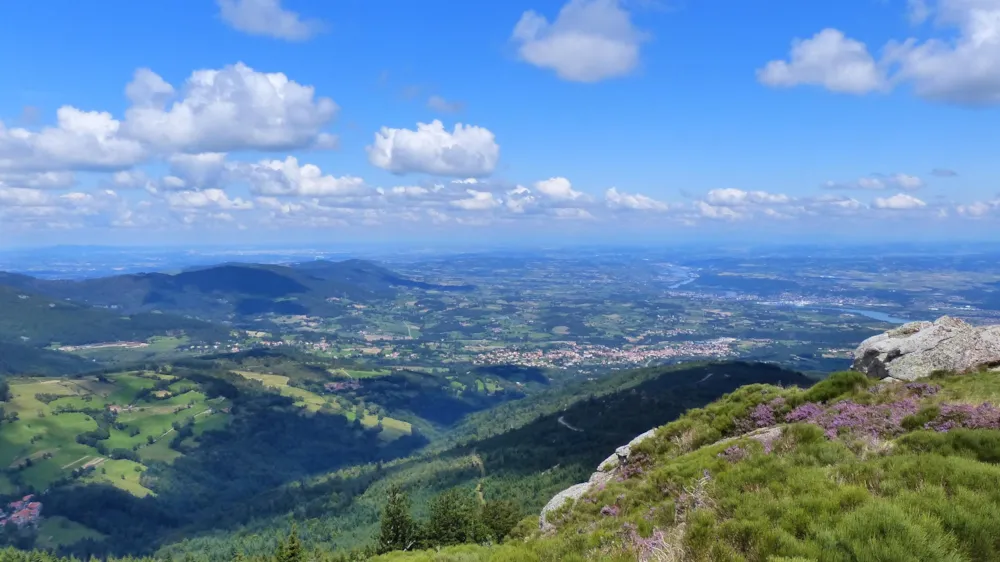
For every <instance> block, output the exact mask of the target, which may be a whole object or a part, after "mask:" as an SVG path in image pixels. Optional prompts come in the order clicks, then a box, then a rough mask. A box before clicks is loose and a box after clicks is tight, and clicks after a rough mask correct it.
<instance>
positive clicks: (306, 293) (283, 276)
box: [0, 260, 472, 321]
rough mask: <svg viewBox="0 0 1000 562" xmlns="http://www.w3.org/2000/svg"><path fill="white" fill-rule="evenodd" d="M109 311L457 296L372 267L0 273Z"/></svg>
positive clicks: (313, 305)
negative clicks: (54, 276) (46, 275)
mask: <svg viewBox="0 0 1000 562" xmlns="http://www.w3.org/2000/svg"><path fill="white" fill-rule="evenodd" d="M2 285H6V286H8V287H12V288H15V289H18V290H21V291H29V292H31V293H35V294H39V295H45V296H48V297H51V298H54V299H62V300H70V301H73V302H76V303H80V304H86V305H90V306H96V307H108V308H112V309H115V310H116V311H118V312H119V313H121V314H137V313H143V312H167V313H174V314H183V315H188V316H193V317H196V318H200V319H205V320H212V321H218V320H229V319H233V318H236V317H241V316H252V315H258V314H266V313H276V314H330V313H334V312H336V311H337V310H338V309H340V308H341V307H342V305H337V304H336V299H347V300H351V301H355V302H357V301H366V300H373V299H390V298H394V297H395V296H396V294H397V291H398V289H399V288H403V287H408V288H417V289H424V290H439V291H462V290H469V289H471V288H472V287H470V286H467V285H461V286H459V285H436V284H431V283H424V282H421V281H415V280H412V279H407V278H404V277H402V276H400V275H397V274H396V273H394V272H392V271H390V270H388V269H386V268H384V267H381V266H379V265H376V264H374V263H371V262H367V261H361V260H347V261H342V262H330V261H311V262H305V263H300V264H294V265H264V264H242V263H240V264H236V263H227V264H221V265H216V266H211V267H204V268H197V269H190V270H186V271H183V272H180V273H176V274H168V273H140V274H129V275H116V276H111V277H101V278H97V279H85V280H72V281H70V280H45V279H38V278H34V277H30V276H27V275H22V274H18V273H0V286H2Z"/></svg>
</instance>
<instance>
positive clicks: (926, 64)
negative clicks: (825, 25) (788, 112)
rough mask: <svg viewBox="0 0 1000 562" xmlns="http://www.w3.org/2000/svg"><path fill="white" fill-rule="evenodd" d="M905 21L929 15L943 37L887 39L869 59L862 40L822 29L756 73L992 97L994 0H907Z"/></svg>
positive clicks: (997, 74)
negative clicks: (787, 56) (932, 1)
mask: <svg viewBox="0 0 1000 562" xmlns="http://www.w3.org/2000/svg"><path fill="white" fill-rule="evenodd" d="M908 8H909V16H910V18H911V21H914V22H921V21H923V20H924V19H927V18H929V17H931V16H932V14H933V17H934V19H935V23H936V24H937V27H938V29H945V30H954V31H955V33H948V34H946V35H945V36H944V37H932V38H930V39H927V40H923V41H921V40H918V39H914V38H909V39H905V40H902V41H900V40H894V41H890V42H888V43H887V44H885V46H884V47H883V48H882V51H883V53H884V54H883V56H882V58H881V60H878V61H876V60H875V58H874V57H873V56H872V55H871V54H870V51H869V48H868V46H867V45H865V44H864V43H861V42H860V41H856V40H853V39H848V38H846V37H845V36H844V33H843V32H842V31H839V30H837V29H825V30H823V31H821V32H819V33H817V34H816V35H815V36H814V37H812V38H811V39H807V40H796V41H795V42H794V43H793V46H792V52H791V55H790V59H789V60H787V61H784V60H776V61H771V62H769V63H768V64H767V65H766V66H765V67H764V68H762V69H760V71H758V78H759V80H760V81H761V82H763V83H764V84H767V85H770V86H796V85H801V84H810V85H818V86H823V87H825V88H827V89H829V90H832V91H837V92H846V93H852V94H864V93H868V92H871V91H875V90H888V89H890V88H892V87H894V86H897V85H900V84H907V85H910V86H912V88H913V91H914V92H915V93H916V94H917V95H918V96H920V97H922V98H925V99H929V100H934V101H940V102H945V103H953V104H959V105H997V104H1000V0H938V1H937V2H936V3H935V5H934V6H933V8H932V7H931V6H929V5H928V4H927V3H926V2H924V1H919V0H910V1H909V3H908Z"/></svg>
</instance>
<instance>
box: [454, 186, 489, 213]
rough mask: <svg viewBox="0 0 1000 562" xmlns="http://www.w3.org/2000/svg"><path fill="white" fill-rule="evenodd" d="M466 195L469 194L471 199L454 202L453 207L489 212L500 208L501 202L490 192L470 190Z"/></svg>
mask: <svg viewBox="0 0 1000 562" xmlns="http://www.w3.org/2000/svg"><path fill="white" fill-rule="evenodd" d="M466 193H468V194H469V197H467V198H465V199H458V200H455V201H452V202H451V205H452V206H453V207H458V208H459V209H464V210H466V211H488V210H490V209H493V208H495V207H498V206H499V205H500V203H501V201H500V200H499V199H497V198H496V197H494V196H493V194H492V193H490V192H489V191H476V190H475V189H468V190H466Z"/></svg>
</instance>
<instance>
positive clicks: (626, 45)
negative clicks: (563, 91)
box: [512, 0, 644, 82]
mask: <svg viewBox="0 0 1000 562" xmlns="http://www.w3.org/2000/svg"><path fill="white" fill-rule="evenodd" d="M512 38H513V40H514V41H515V42H516V43H517V44H518V54H519V55H520V57H521V59H522V60H524V61H525V62H528V63H530V64H533V65H535V66H538V67H541V68H549V69H552V70H554V71H555V72H556V74H557V75H558V76H559V77H560V78H562V79H564V80H571V81H574V82H598V81H600V80H605V79H608V78H616V77H620V76H624V75H626V74H629V73H630V72H632V70H634V69H635V67H636V66H637V65H638V64H639V45H640V44H641V43H642V41H643V39H644V35H643V33H642V32H640V31H639V30H638V29H636V28H635V27H634V26H633V25H632V20H631V16H630V15H629V13H628V12H627V11H626V10H625V9H624V8H622V6H621V3H620V2H619V0H569V2H567V3H566V5H565V6H563V8H562V9H561V10H560V11H559V15H558V16H557V17H556V20H555V21H554V22H552V23H549V22H548V20H547V19H545V17H544V16H541V15H539V14H538V13H536V12H534V11H527V12H524V14H523V15H522V16H521V19H520V21H518V22H517V25H516V26H515V27H514V32H513V36H512Z"/></svg>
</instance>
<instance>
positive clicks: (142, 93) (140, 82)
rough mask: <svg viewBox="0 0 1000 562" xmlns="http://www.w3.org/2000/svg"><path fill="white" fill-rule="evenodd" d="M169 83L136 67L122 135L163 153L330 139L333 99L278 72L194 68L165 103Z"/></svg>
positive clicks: (296, 144) (281, 146)
mask: <svg viewBox="0 0 1000 562" xmlns="http://www.w3.org/2000/svg"><path fill="white" fill-rule="evenodd" d="M161 83H162V84H161ZM151 84H155V85H151ZM168 87H169V84H166V83H165V82H163V81H162V79H160V78H159V76H157V75H156V74H154V73H153V72H152V71H150V70H148V69H140V70H138V71H136V73H135V77H134V78H133V81H132V83H131V84H129V86H128V88H127V89H126V91H127V93H128V95H129V96H130V98H131V101H132V103H133V105H132V107H130V108H129V109H128V110H127V111H126V113H125V122H124V123H123V124H122V133H123V134H125V135H126V136H128V137H130V138H132V139H136V140H139V141H141V142H143V143H146V144H148V145H150V146H153V147H155V148H157V149H158V150H161V151H165V152H226V151H233V150H289V149H295V148H304V147H310V146H324V147H325V146H329V145H331V144H332V143H333V142H334V138H333V137H332V136H331V135H329V134H327V133H323V132H322V129H323V127H324V126H326V124H327V123H329V122H330V120H331V119H333V117H334V115H335V114H336V112H337V109H338V108H337V104H335V103H334V102H333V100H331V99H330V98H325V97H316V95H315V89H314V88H313V87H312V86H303V85H301V84H299V83H297V82H294V81H292V80H289V79H288V77H287V76H285V75H284V74H282V73H280V72H274V73H264V72H257V71H255V70H254V69H252V68H250V67H249V66H247V65H245V64H243V63H237V64H235V65H232V66H226V67H224V68H222V69H219V70H198V71H195V72H194V73H192V74H191V76H190V77H189V78H188V79H187V81H186V82H185V85H184V88H183V95H182V96H181V97H180V99H177V100H176V101H174V102H173V103H172V104H170V106H169V107H167V101H168V100H169V99H170V98H171V97H175V96H173V95H172V94H173V90H172V88H170V89H168ZM109 117H110V116H109Z"/></svg>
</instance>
